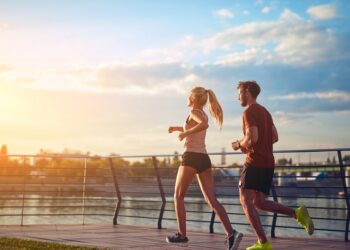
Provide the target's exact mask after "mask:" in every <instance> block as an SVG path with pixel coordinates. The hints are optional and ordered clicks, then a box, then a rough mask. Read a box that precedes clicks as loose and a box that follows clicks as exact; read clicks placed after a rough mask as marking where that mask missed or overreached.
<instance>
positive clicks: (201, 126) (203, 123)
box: [179, 110, 209, 141]
mask: <svg viewBox="0 0 350 250" xmlns="http://www.w3.org/2000/svg"><path fill="white" fill-rule="evenodd" d="M190 119H193V120H194V121H195V122H197V125H195V126H194V127H193V128H191V129H189V130H186V132H182V133H180V134H179V140H180V141H182V140H183V139H184V138H185V137H186V136H188V135H191V134H194V133H197V132H199V131H202V130H205V129H207V128H208V127H209V125H208V121H207V120H206V119H204V117H203V115H202V114H201V113H200V112H199V111H196V110H192V111H191V113H190Z"/></svg>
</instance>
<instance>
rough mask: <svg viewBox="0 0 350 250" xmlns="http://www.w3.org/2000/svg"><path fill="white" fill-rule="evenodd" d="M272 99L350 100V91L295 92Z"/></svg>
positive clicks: (272, 98)
mask: <svg viewBox="0 0 350 250" xmlns="http://www.w3.org/2000/svg"><path fill="white" fill-rule="evenodd" d="M270 99H271V100H299V99H325V100H329V101H332V102H350V92H344V91H336V90H334V91H330V92H315V93H305V92H302V93H295V94H288V95H282V96H274V97H271V98H270Z"/></svg>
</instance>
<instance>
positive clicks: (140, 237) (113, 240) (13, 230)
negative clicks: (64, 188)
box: [0, 224, 350, 250]
mask: <svg viewBox="0 0 350 250" xmlns="http://www.w3.org/2000/svg"><path fill="white" fill-rule="evenodd" d="M173 232H174V230H171V229H161V230H158V229H153V228H152V229H151V228H145V227H136V226H127V225H116V226H113V225H110V224H94V225H28V226H22V227H21V226H0V237H15V238H22V239H30V240H38V241H48V242H56V243H65V244H69V245H81V246H93V247H107V248H110V249H182V248H185V249H225V247H224V235H223V234H218V233H214V234H210V233H207V232H199V231H190V232H189V233H188V237H189V239H190V242H189V244H188V246H187V247H179V246H173V245H169V244H167V243H166V242H165V237H166V235H168V234H172V233H173ZM254 241H255V237H254V236H252V235H245V236H244V238H243V241H242V243H241V245H240V248H239V249H245V248H246V247H248V246H250V245H251V244H253V243H254ZM271 241H272V245H273V249H275V250H276V249H277V250H289V249H290V250H291V249H293V250H295V249H307V250H316V249H317V250H329V249H349V250H350V243H346V242H344V241H343V240H340V239H320V238H296V237H294V238H287V237H279V238H275V239H272V240H271Z"/></svg>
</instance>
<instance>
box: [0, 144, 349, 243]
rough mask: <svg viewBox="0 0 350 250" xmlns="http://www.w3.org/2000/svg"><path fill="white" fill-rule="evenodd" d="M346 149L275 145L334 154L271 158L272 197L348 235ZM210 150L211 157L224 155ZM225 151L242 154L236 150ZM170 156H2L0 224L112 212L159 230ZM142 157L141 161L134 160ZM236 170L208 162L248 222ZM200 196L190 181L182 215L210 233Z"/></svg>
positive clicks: (164, 216) (79, 219) (274, 222)
mask: <svg viewBox="0 0 350 250" xmlns="http://www.w3.org/2000/svg"><path fill="white" fill-rule="evenodd" d="M349 151H350V148H341V149H318V150H280V151H275V152H274V153H275V157H276V158H278V156H279V155H283V156H284V157H285V156H286V155H287V156H289V155H292V154H309V155H310V154H323V155H324V154H328V155H330V154H332V155H333V156H334V158H335V159H337V160H334V159H333V161H332V162H331V161H330V160H329V161H327V162H325V163H323V164H320V163H318V164H317V163H311V160H310V161H309V163H308V164H305V163H302V164H300V163H299V164H293V163H292V162H288V161H287V162H284V163H283V166H282V165H278V164H277V166H276V169H275V181H274V185H273V187H272V190H271V199H273V200H275V201H281V202H282V203H287V204H288V205H289V206H290V207H292V208H296V207H297V206H298V205H299V204H300V203H306V205H307V206H308V208H309V209H310V211H311V215H312V217H313V219H314V220H315V225H316V231H317V232H325V233H329V234H332V235H333V234H343V235H344V240H345V241H348V232H349V221H350V213H349V211H350V203H349V193H348V185H349V183H348V180H349V179H350V176H349V170H350V168H349V167H348V166H347V164H348V162H347V161H345V160H344V156H345V154H346V153H347V152H349ZM210 155H211V157H212V158H213V157H218V156H222V155H223V154H222V153H212V154H210ZM224 155H226V156H230V157H233V158H235V157H239V156H240V157H241V155H240V153H226V154H224ZM174 156H175V158H176V155H153V156H152V155H145V156H111V157H91V156H70V155H2V156H1V157H0V223H1V224H20V225H25V224H33V223H40V224H43V223H74V224H80V223H81V224H85V223H100V222H101V221H110V220H111V219H112V218H113V219H112V220H113V224H117V223H120V221H121V222H122V223H123V220H124V221H125V220H128V221H129V222H132V223H134V224H136V223H137V224H139V222H140V221H147V223H148V224H147V225H149V223H152V224H151V226H152V225H153V226H156V227H157V228H159V229H161V228H163V226H164V223H166V224H167V223H175V221H176V218H175V210H174V207H173V205H172V204H173V191H174V184H175V178H176V172H177V168H176V167H174V166H169V160H167V159H168V158H169V157H174ZM140 159H145V160H144V162H140V161H138V160H140ZM160 159H163V160H160ZM131 160H132V161H134V162H133V163H132V164H131V163H130V162H129V161H131ZM175 163H176V162H175ZM173 164H174V162H173ZM239 169H240V166H232V165H231V166H230V165H224V166H220V167H218V166H214V167H213V173H214V178H215V183H216V193H217V196H218V199H219V200H220V201H221V203H222V204H223V205H224V206H225V207H226V210H227V212H228V215H229V216H230V218H231V219H232V222H233V224H234V225H235V226H241V227H247V226H248V225H249V224H248V223H247V221H246V220H245V217H244V213H243V212H242V210H241V205H240V203H239V198H238V197H239V195H238V189H237V182H238V178H239ZM201 197H202V195H201V192H200V189H199V188H198V185H196V183H195V182H194V185H191V187H190V189H189V191H188V195H187V198H186V201H185V202H186V205H187V206H188V207H187V213H188V220H187V221H188V222H189V224H190V225H191V224H193V225H201V226H203V225H204V226H205V227H207V228H208V230H209V232H214V230H215V225H216V224H218V223H219V222H218V221H216V220H215V214H214V213H213V212H212V211H211V210H210V209H209V210H205V209H204V210H203V209H202V206H205V201H204V200H203V199H202V198H201ZM310 202H311V203H310ZM308 203H309V204H308ZM206 208H208V207H206ZM261 218H262V223H263V226H264V227H265V228H270V233H271V236H272V237H275V236H276V234H277V232H279V231H278V229H283V230H286V229H287V230H302V229H301V228H300V227H299V226H297V225H295V224H292V223H291V221H290V220H289V219H288V218H287V217H286V216H281V215H277V214H270V213H261ZM153 223H155V224H153Z"/></svg>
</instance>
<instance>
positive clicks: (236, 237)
mask: <svg viewBox="0 0 350 250" xmlns="http://www.w3.org/2000/svg"><path fill="white" fill-rule="evenodd" d="M242 238H243V234H242V233H240V232H237V231H236V230H234V231H233V234H232V235H231V236H230V237H227V238H226V242H225V245H226V246H227V250H237V249H238V246H239V243H241V240H242Z"/></svg>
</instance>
